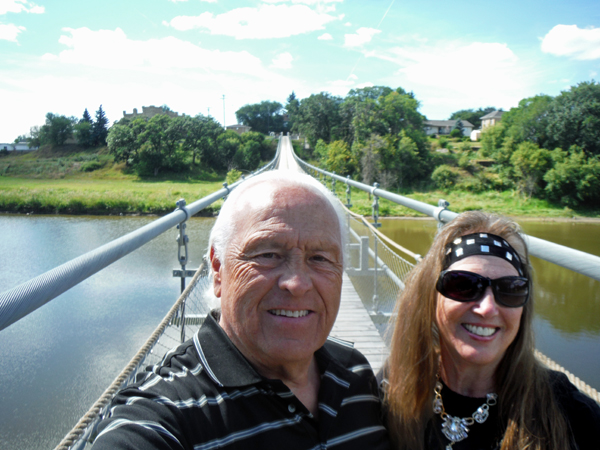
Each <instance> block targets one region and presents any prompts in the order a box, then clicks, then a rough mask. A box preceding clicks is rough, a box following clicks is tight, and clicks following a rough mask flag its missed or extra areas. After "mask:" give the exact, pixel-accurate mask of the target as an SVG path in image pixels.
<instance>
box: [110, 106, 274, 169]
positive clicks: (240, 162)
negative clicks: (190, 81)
mask: <svg viewBox="0 0 600 450" xmlns="http://www.w3.org/2000/svg"><path fill="white" fill-rule="evenodd" d="M107 140H108V149H109V151H110V152H111V154H113V155H114V157H115V161H117V162H120V161H124V162H125V164H126V166H128V167H131V168H132V169H134V170H135V171H136V172H137V173H139V174H141V175H157V174H159V173H161V172H180V171H184V170H188V169H190V168H192V167H195V166H198V165H202V167H203V169H205V170H208V171H210V170H214V171H217V172H224V171H229V170H232V169H236V170H239V171H252V170H255V169H256V168H258V166H259V164H260V162H261V161H262V160H268V159H271V158H272V157H273V156H274V152H273V151H272V149H271V147H270V146H269V145H268V142H267V141H266V139H265V136H264V135H263V134H261V133H258V132H253V131H251V132H248V133H244V134H242V135H239V134H238V133H236V132H235V131H231V130H228V131H224V130H223V127H222V126H221V124H219V123H218V122H217V121H216V120H214V119H213V118H212V117H206V116H203V115H202V114H199V115H197V116H195V117H192V116H177V117H170V116H168V115H166V114H158V115H156V116H154V117H152V118H151V119H147V118H143V117H140V118H136V119H134V120H131V121H130V120H127V119H121V121H119V123H116V124H114V125H113V126H112V127H111V128H110V130H109V132H108V139H107Z"/></svg>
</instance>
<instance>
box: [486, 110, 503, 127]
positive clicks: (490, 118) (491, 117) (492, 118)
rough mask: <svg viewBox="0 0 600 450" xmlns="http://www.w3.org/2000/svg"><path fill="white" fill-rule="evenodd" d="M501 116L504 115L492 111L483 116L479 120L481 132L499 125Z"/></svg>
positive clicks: (500, 112)
mask: <svg viewBox="0 0 600 450" xmlns="http://www.w3.org/2000/svg"><path fill="white" fill-rule="evenodd" d="M502 114H504V111H493V112H491V113H489V114H486V115H485V116H483V117H482V118H481V130H485V129H486V128H487V127H491V126H494V125H496V124H497V123H500V120H502Z"/></svg>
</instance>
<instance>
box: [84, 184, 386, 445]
mask: <svg viewBox="0 0 600 450" xmlns="http://www.w3.org/2000/svg"><path fill="white" fill-rule="evenodd" d="M334 205H335V203H333V202H332V200H331V199H330V198H328V193H327V191H326V190H325V189H324V188H322V187H321V186H320V185H319V184H318V183H316V182H315V181H314V180H312V179H311V178H310V177H307V176H305V175H299V174H295V173H292V172H275V173H269V174H264V175H260V176H257V177H255V178H252V179H251V180H249V181H247V182H246V183H244V185H242V186H240V188H238V190H236V191H234V192H233V193H232V195H231V196H230V198H229V199H228V200H227V202H226V203H225V204H224V206H223V208H222V209H221V214H220V215H219V218H218V219H217V221H216V223H215V226H214V227H213V230H212V232H211V237H210V242H209V256H210V261H211V267H212V273H213V282H214V293H215V295H216V296H217V297H220V298H221V310H220V311H218V310H216V311H213V312H212V313H211V314H210V315H209V316H208V317H207V319H206V320H205V322H204V324H203V325H202V327H201V329H200V330H199V331H198V333H197V334H196V335H195V336H194V337H193V339H191V340H190V341H188V342H186V343H184V344H182V345H181V346H180V347H178V348H177V349H176V350H174V351H172V352H171V353H169V354H167V356H166V357H165V359H164V360H163V362H162V363H161V365H160V366H159V367H154V368H152V371H150V372H148V373H146V374H145V375H144V377H143V379H142V380H141V381H140V382H139V383H138V384H136V385H134V386H132V387H129V388H126V389H124V390H123V391H122V392H121V393H120V394H119V395H118V396H117V397H116V398H115V400H114V401H113V404H112V405H111V410H110V412H111V416H110V418H108V419H107V420H105V421H104V422H102V424H101V425H100V429H99V435H98V438H97V439H96V443H95V445H94V449H103V448H106V449H109V448H110V449H112V448H139V449H147V448H169V449H181V448H184V449H196V450H201V449H216V448H225V449H279V448H289V449H307V450H308V449H325V448H328V447H335V448H336V449H360V450H366V449H387V448H389V446H388V437H387V433H386V431H385V429H384V427H383V426H382V423H381V411H380V405H379V401H378V396H377V391H376V389H377V388H376V383H375V381H374V377H373V373H372V371H371V369H370V367H369V364H368V362H367V361H366V359H365V358H364V357H363V356H362V355H361V354H360V353H359V352H358V351H356V350H354V349H353V348H352V346H351V345H349V344H347V343H343V342H339V341H337V342H333V341H332V340H327V336H328V334H329V332H330V331H331V328H332V326H333V323H334V321H335V318H336V315H337V312H338V308H339V303H340V293H341V285H342V273H343V262H344V261H343V253H344V252H343V246H344V244H343V243H344V239H343V221H342V219H341V216H340V214H339V212H338V211H336V208H335V206H334Z"/></svg>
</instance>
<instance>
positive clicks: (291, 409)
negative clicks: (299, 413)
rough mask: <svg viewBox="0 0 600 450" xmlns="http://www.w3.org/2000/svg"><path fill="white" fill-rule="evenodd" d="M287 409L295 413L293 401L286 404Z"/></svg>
mask: <svg viewBox="0 0 600 450" xmlns="http://www.w3.org/2000/svg"><path fill="white" fill-rule="evenodd" d="M288 411H289V412H291V413H295V412H296V405H294V404H293V403H290V404H289V405H288Z"/></svg>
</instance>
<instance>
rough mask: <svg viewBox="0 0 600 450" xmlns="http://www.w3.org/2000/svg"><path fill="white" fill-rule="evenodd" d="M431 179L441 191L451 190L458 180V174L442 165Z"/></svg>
mask: <svg viewBox="0 0 600 450" xmlns="http://www.w3.org/2000/svg"><path fill="white" fill-rule="evenodd" d="M431 179H432V180H433V181H434V182H435V184H436V186H438V187H439V188H440V189H450V188H451V187H452V186H454V184H455V183H456V180H457V179H458V173H457V172H456V171H455V170H454V169H452V167H450V166H447V165H446V164H442V165H441V166H438V167H437V168H436V169H435V170H434V171H433V173H432V174H431Z"/></svg>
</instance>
